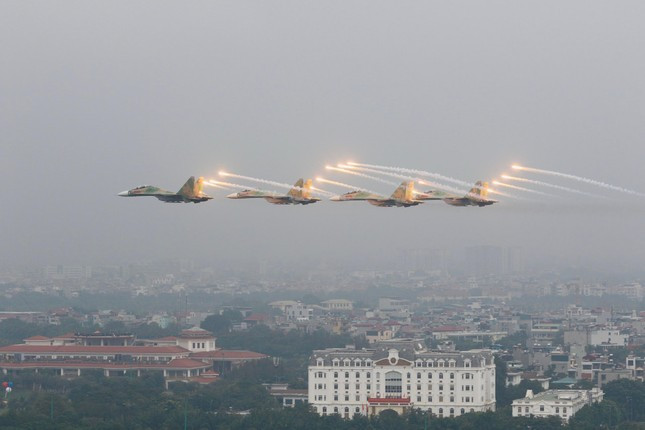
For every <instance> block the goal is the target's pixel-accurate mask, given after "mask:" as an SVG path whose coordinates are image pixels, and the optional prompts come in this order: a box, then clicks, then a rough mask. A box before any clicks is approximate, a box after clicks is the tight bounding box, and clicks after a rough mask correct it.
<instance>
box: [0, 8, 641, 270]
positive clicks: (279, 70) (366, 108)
mask: <svg viewBox="0 0 645 430" xmlns="http://www.w3.org/2000/svg"><path fill="white" fill-rule="evenodd" d="M643 17H645V3H643V2H641V1H621V2H607V1H602V2H599V1H588V0H585V1H568V2H563V1H539V2H537V1H536V2H518V1H486V2H482V1H472V2H452V1H432V2H431V1H403V2H394V1H389V2H380V1H373V0H370V1H346V0H343V1H318V2H306V1H292V2H283V1H272V2H265V1H256V2H244V1H227V2H223V1H222V2H212V1H202V2H197V1H194V2H160V1H148V2H143V1H137V2H131V1H121V2H114V1H110V2H99V1H96V2H90V1H77V2H71V1H58V2H25V1H4V2H2V3H1V4H0V40H1V41H2V42H0V46H1V48H2V49H1V50H0V52H1V53H2V63H1V64H2V67H0V150H1V152H0V155H1V157H0V172H1V173H0V175H1V179H2V188H3V190H4V191H3V193H2V205H1V209H0V217H1V223H2V233H1V237H0V239H1V240H2V248H1V253H0V258H1V259H2V262H4V263H6V264H20V263H26V264H102V263H124V262H128V261H134V260H137V261H140V260H151V259H158V258H187V259H194V260H197V261H202V262H207V263H208V262H217V261H221V262H226V261H235V260H244V259H247V258H248V261H250V262H251V263H253V262H256V261H261V260H270V261H276V260H281V259H282V260H284V261H293V260H296V259H298V258H302V261H303V262H304V263H303V264H316V262H317V261H323V262H325V261H331V262H334V261H338V260H340V259H345V258H346V259H348V260H349V261H369V260H370V259H373V260H374V261H382V260H386V259H387V258H389V257H390V256H393V255H395V253H396V252H397V250H401V249H405V248H423V247H428V248H458V247H461V246H464V245H467V244H469V243H472V244H474V245H482V244H490V245H501V246H509V245H522V246H523V247H524V248H525V250H526V254H527V257H528V258H530V259H532V260H535V261H541V262H544V263H554V264H561V263H564V264H572V265H582V266H586V267H593V268H599V269H601V270H608V269H612V268H613V269H618V270H634V269H639V268H642V267H643V262H644V261H645V247H644V246H643V244H644V243H645V224H644V222H643V219H644V218H643V215H645V210H644V209H643V208H644V206H643V204H641V203H638V202H635V198H634V197H629V196H624V197H621V198H620V199H618V200H617V201H613V200H612V201H611V202H587V201H585V199H580V198H576V199H575V200H573V201H571V202H564V203H563V202H557V203H553V202H551V201H543V202H541V203H539V204H538V203H519V202H509V201H506V200H505V201H503V202H502V203H500V204H498V205H495V206H492V207H488V208H482V209H480V208H454V207H449V206H447V205H445V204H443V203H442V202H434V203H427V204H425V205H422V206H420V207H416V208H409V209H397V208H390V209H386V208H376V207H372V206H370V205H368V204H366V203H363V204H360V203H355V204H352V203H347V204H343V203H331V202H322V203H319V204H316V205H313V206H306V207H280V206H274V205H269V204H267V203H265V202H263V201H229V200H226V199H224V198H223V196H224V195H225V194H226V193H225V192H224V191H218V190H215V189H212V188H209V189H205V191H206V192H207V193H209V194H211V195H214V196H215V197H216V199H215V200H214V201H210V202H206V203H202V204H199V205H193V204H190V205H189V204H184V205H170V204H163V203H161V202H159V201H157V200H156V199H152V198H149V199H145V198H141V199H124V198H120V197H117V196H116V194H117V193H118V192H120V191H123V190H126V189H129V188H132V187H134V186H137V185H141V184H154V185H158V186H161V187H164V188H168V189H171V190H176V189H179V187H180V186H181V185H182V184H183V182H184V181H185V180H186V179H187V177H188V176H190V175H204V176H206V177H215V176H216V173H217V171H218V170H219V169H221V168H225V169H227V170H230V171H231V172H235V173H239V174H243V175H249V176H257V177H262V178H267V179H272V180H276V181H280V182H290V183H292V182H295V180H296V179H297V178H298V177H301V176H305V177H307V176H310V177H312V176H315V175H316V174H324V175H325V176H327V177H329V178H331V179H336V180H340V181H343V182H349V183H356V184H361V185H363V186H365V187H368V188H372V189H376V190H379V191H381V192H383V193H390V192H391V190H390V189H388V187H387V186H385V185H382V184H378V183H375V182H370V181H366V180H362V179H361V180H358V179H354V178H352V177H349V176H343V175H338V174H326V172H325V171H324V168H323V167H324V165H325V164H326V163H337V162H342V161H346V160H348V159H352V160H354V161H361V162H366V163H373V164H385V165H393V166H404V167H410V168H417V169H425V170H430V171H437V172H440V173H443V174H446V175H450V176H454V177H457V178H461V179H467V180H469V181H470V180H472V181H474V180H476V179H480V178H481V179H484V178H492V177H494V176H495V175H498V174H500V173H502V172H503V171H504V170H505V169H507V168H508V166H509V165H510V164H511V163H512V162H521V163H525V164H526V165H529V166H536V167H542V168H546V169H552V170H559V171H564V172H570V173H574V174H577V175H581V176H585V177H590V178H594V179H597V180H601V181H604V182H609V183H612V184H617V185H621V186H625V187H627V188H632V189H636V190H638V191H641V192H643V191H645V170H644V169H643V160H645V145H644V144H643V137H644V136H645V50H644V49H643V41H644V40H645V26H643ZM535 178H536V179H542V180H546V181H552V179H553V178H548V177H535ZM236 182H241V181H236ZM552 182H554V181H552ZM557 183H560V184H562V185H568V186H576V187H577V186H579V185H580V184H575V183H569V182H562V181H559V182H557ZM321 187H322V186H321ZM323 188H325V189H328V190H330V191H335V192H341V191H342V190H341V189H337V188H333V187H331V186H324V187H323ZM581 188H582V187H581ZM584 189H585V190H588V191H596V190H595V189H590V188H588V187H585V188H584ZM525 197H528V195H525Z"/></svg>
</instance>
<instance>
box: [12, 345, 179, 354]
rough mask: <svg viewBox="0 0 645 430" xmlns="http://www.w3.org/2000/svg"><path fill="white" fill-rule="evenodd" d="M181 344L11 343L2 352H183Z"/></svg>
mask: <svg viewBox="0 0 645 430" xmlns="http://www.w3.org/2000/svg"><path fill="white" fill-rule="evenodd" d="M187 352H188V350H187V349H185V348H182V347H180V346H81V345H52V346H49V345H9V346H3V347H0V354H11V353H27V354H61V355H64V354H75V353H76V354H79V353H87V354H151V355H154V354H181V353H187Z"/></svg>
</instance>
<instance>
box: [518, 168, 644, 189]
mask: <svg viewBox="0 0 645 430" xmlns="http://www.w3.org/2000/svg"><path fill="white" fill-rule="evenodd" d="M511 167H512V168H513V169H515V170H525V171H527V172H533V173H542V174H545V175H551V176H558V177H560V178H566V179H571V180H574V181H578V182H584V183H585V184H589V185H595V186H597V187H602V188H606V189H608V190H613V191H619V192H621V193H626V194H632V195H635V196H640V197H645V194H644V193H641V192H638V191H634V190H630V189H628V188H623V187H618V186H616V185H611V184H607V183H605V182H600V181H596V180H595V179H589V178H584V177H582V176H576V175H571V174H569V173H562V172H556V171H553V170H544V169H536V168H534V167H525V166H519V165H517V164H514V165H513V166H511Z"/></svg>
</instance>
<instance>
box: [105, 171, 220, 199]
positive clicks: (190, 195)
mask: <svg viewBox="0 0 645 430" xmlns="http://www.w3.org/2000/svg"><path fill="white" fill-rule="evenodd" d="M203 182H204V178H202V177H200V178H199V179H197V181H195V177H194V176H191V177H190V178H188V180H187V181H186V183H185V184H184V186H183V187H181V189H180V190H179V191H177V192H176V193H173V192H172V191H167V190H164V189H162V188H158V187H154V186H152V185H141V186H140V187H136V188H133V189H131V190H129V191H123V192H121V193H119V194H118V195H119V196H121V197H140V196H152V197H156V198H158V199H159V200H161V201H162V202H165V203H190V202H193V203H200V202H205V201H206V200H211V199H212V197H211V196H208V195H206V194H204V193H203V192H202V187H203Z"/></svg>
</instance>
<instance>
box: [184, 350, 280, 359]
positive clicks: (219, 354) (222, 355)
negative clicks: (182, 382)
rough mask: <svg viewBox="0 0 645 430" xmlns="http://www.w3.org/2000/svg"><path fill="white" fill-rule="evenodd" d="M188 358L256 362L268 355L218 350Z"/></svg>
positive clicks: (194, 354) (202, 352) (191, 355)
mask: <svg viewBox="0 0 645 430" xmlns="http://www.w3.org/2000/svg"><path fill="white" fill-rule="evenodd" d="M190 357H193V358H210V359H216V360H258V359H261V358H267V357H268V355H265V354H261V353H259V352H253V351H245V350H233V349H228V350H227V349H218V350H215V351H201V352H193V353H191V354H190Z"/></svg>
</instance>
